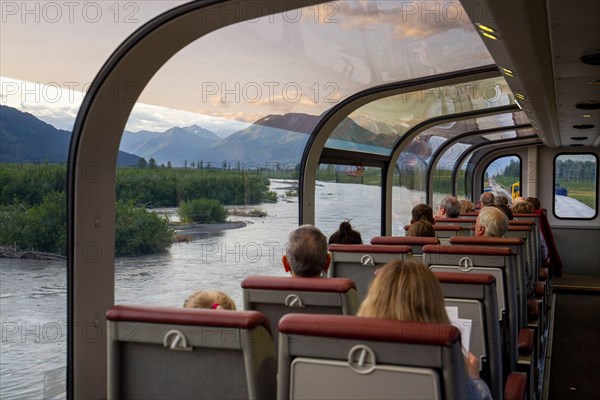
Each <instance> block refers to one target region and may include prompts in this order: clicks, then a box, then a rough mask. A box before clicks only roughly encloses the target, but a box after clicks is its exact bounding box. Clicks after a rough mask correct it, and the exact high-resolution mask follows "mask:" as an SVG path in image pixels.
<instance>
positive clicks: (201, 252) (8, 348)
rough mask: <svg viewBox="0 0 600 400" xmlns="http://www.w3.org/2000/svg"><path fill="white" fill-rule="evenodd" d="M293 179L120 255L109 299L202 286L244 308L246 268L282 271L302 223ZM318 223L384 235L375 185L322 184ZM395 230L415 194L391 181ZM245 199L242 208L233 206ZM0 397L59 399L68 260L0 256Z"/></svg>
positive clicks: (165, 296)
mask: <svg viewBox="0 0 600 400" xmlns="http://www.w3.org/2000/svg"><path fill="white" fill-rule="evenodd" d="M289 186H290V182H285V181H277V180H274V181H272V183H271V190H275V191H276V192H277V193H278V195H279V197H280V198H279V201H278V202H277V203H273V204H262V205H260V206H259V207H257V206H252V207H247V208H261V209H262V210H264V211H266V212H267V216H266V217H264V218H253V217H230V219H231V220H242V221H245V222H246V223H247V225H246V226H245V227H243V228H239V229H228V230H223V231H220V232H217V233H215V235H214V236H210V237H200V238H197V239H195V240H193V241H192V242H189V243H175V244H173V246H172V247H171V249H170V250H169V251H168V252H166V253H162V254H155V255H148V256H142V257H124V258H118V259H117V260H116V261H115V262H116V264H115V265H116V277H115V302H116V303H117V304H122V303H125V304H147V305H161V306H173V307H180V306H181V305H182V304H183V301H184V300H185V298H186V297H187V296H189V295H190V294H191V293H193V292H194V291H196V290H200V289H211V288H212V289H218V290H221V291H223V292H225V293H228V294H229V295H230V296H231V297H232V298H233V299H234V300H235V302H236V304H237V305H238V309H242V308H243V304H242V290H241V288H240V282H241V280H242V279H243V278H245V277H246V276H249V275H254V274H261V275H285V273H284V270H283V267H282V266H281V261H280V260H281V256H282V251H283V248H284V246H285V243H286V240H287V235H288V234H289V232H290V231H291V230H292V229H294V227H296V226H297V224H298V200H297V198H294V197H285V196H284V195H285V192H286V189H287V188H289ZM316 198H317V200H316V225H317V226H318V227H319V228H321V229H322V230H323V232H324V233H325V234H326V235H327V236H329V235H331V234H332V233H333V232H334V231H335V230H336V229H337V227H338V226H339V223H340V222H341V221H342V220H344V219H346V218H350V217H351V218H352V220H351V222H352V224H353V226H354V227H355V229H357V230H359V231H360V232H361V234H362V236H363V241H364V242H365V243H368V241H369V240H370V238H371V237H373V236H376V235H379V234H380V216H379V215H380V211H379V208H380V204H381V201H380V189H379V188H378V187H375V186H367V185H359V184H335V183H319V184H318V185H317V187H316ZM393 198H394V199H402V200H401V201H398V200H395V201H396V203H395V204H394V210H393V215H394V217H393V221H394V223H393V232H394V234H398V233H400V232H401V230H402V226H404V224H407V223H408V222H409V219H410V210H411V209H412V207H413V205H415V204H417V203H418V199H419V198H420V196H419V194H418V193H415V192H412V191H409V190H406V189H404V188H398V187H394V194H393ZM238 208H243V207H238ZM0 285H1V296H0V310H1V316H0V321H1V324H2V338H1V357H0V366H1V368H0V369H1V374H0V398H2V399H5V400H6V399H23V398H27V399H39V398H43V397H47V398H64V395H65V393H64V379H65V378H64V376H65V363H66V361H65V360H66V335H67V329H66V290H67V289H66V265H65V263H64V262H55V261H53V262H47V261H33V260H13V259H0Z"/></svg>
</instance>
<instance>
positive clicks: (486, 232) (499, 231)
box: [475, 207, 508, 237]
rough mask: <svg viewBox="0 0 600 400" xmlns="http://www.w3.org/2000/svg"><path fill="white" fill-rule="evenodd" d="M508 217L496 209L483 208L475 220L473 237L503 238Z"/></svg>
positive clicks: (506, 228)
mask: <svg viewBox="0 0 600 400" xmlns="http://www.w3.org/2000/svg"><path fill="white" fill-rule="evenodd" d="M507 230H508V217H507V216H506V215H505V214H504V213H503V212H502V211H500V210H499V209H497V208H496V207H484V208H482V209H481V211H479V215H478V216H477V219H476V220H475V236H488V237H504V235H505V234H506V231H507Z"/></svg>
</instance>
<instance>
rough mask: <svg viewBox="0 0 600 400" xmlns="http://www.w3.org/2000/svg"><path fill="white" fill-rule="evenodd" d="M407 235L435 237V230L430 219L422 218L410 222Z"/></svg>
mask: <svg viewBox="0 0 600 400" xmlns="http://www.w3.org/2000/svg"><path fill="white" fill-rule="evenodd" d="M406 236H419V237H435V230H434V229H433V225H431V223H429V221H427V220H425V219H422V220H420V221H417V222H414V223H412V224H410V227H409V228H408V232H407V233H406Z"/></svg>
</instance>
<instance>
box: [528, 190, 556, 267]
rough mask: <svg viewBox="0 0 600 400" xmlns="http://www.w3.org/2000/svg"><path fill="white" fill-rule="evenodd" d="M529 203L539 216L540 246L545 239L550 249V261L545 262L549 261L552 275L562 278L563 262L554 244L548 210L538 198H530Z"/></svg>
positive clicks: (548, 264)
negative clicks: (547, 216) (547, 215)
mask: <svg viewBox="0 0 600 400" xmlns="http://www.w3.org/2000/svg"><path fill="white" fill-rule="evenodd" d="M527 201H528V202H529V203H531V205H532V206H533V212H534V213H535V214H537V215H539V222H540V244H541V240H542V239H543V240H544V243H545V244H546V247H547V249H548V259H547V260H545V261H547V266H548V267H549V269H550V274H551V275H554V276H557V277H560V276H562V272H561V270H562V260H561V259H560V254H558V249H557V248H556V243H555V242H554V236H553V235H552V229H551V228H550V224H549V223H548V219H547V218H546V209H545V208H542V204H541V203H540V201H539V200H538V199H537V198H536V197H528V198H527Z"/></svg>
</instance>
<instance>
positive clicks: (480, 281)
mask: <svg viewBox="0 0 600 400" xmlns="http://www.w3.org/2000/svg"><path fill="white" fill-rule="evenodd" d="M433 274H434V275H435V277H436V278H437V279H438V280H439V281H440V282H441V283H466V284H473V285H489V284H491V283H493V282H496V278H495V277H494V275H488V274H463V273H462V272H434V273H433Z"/></svg>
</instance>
